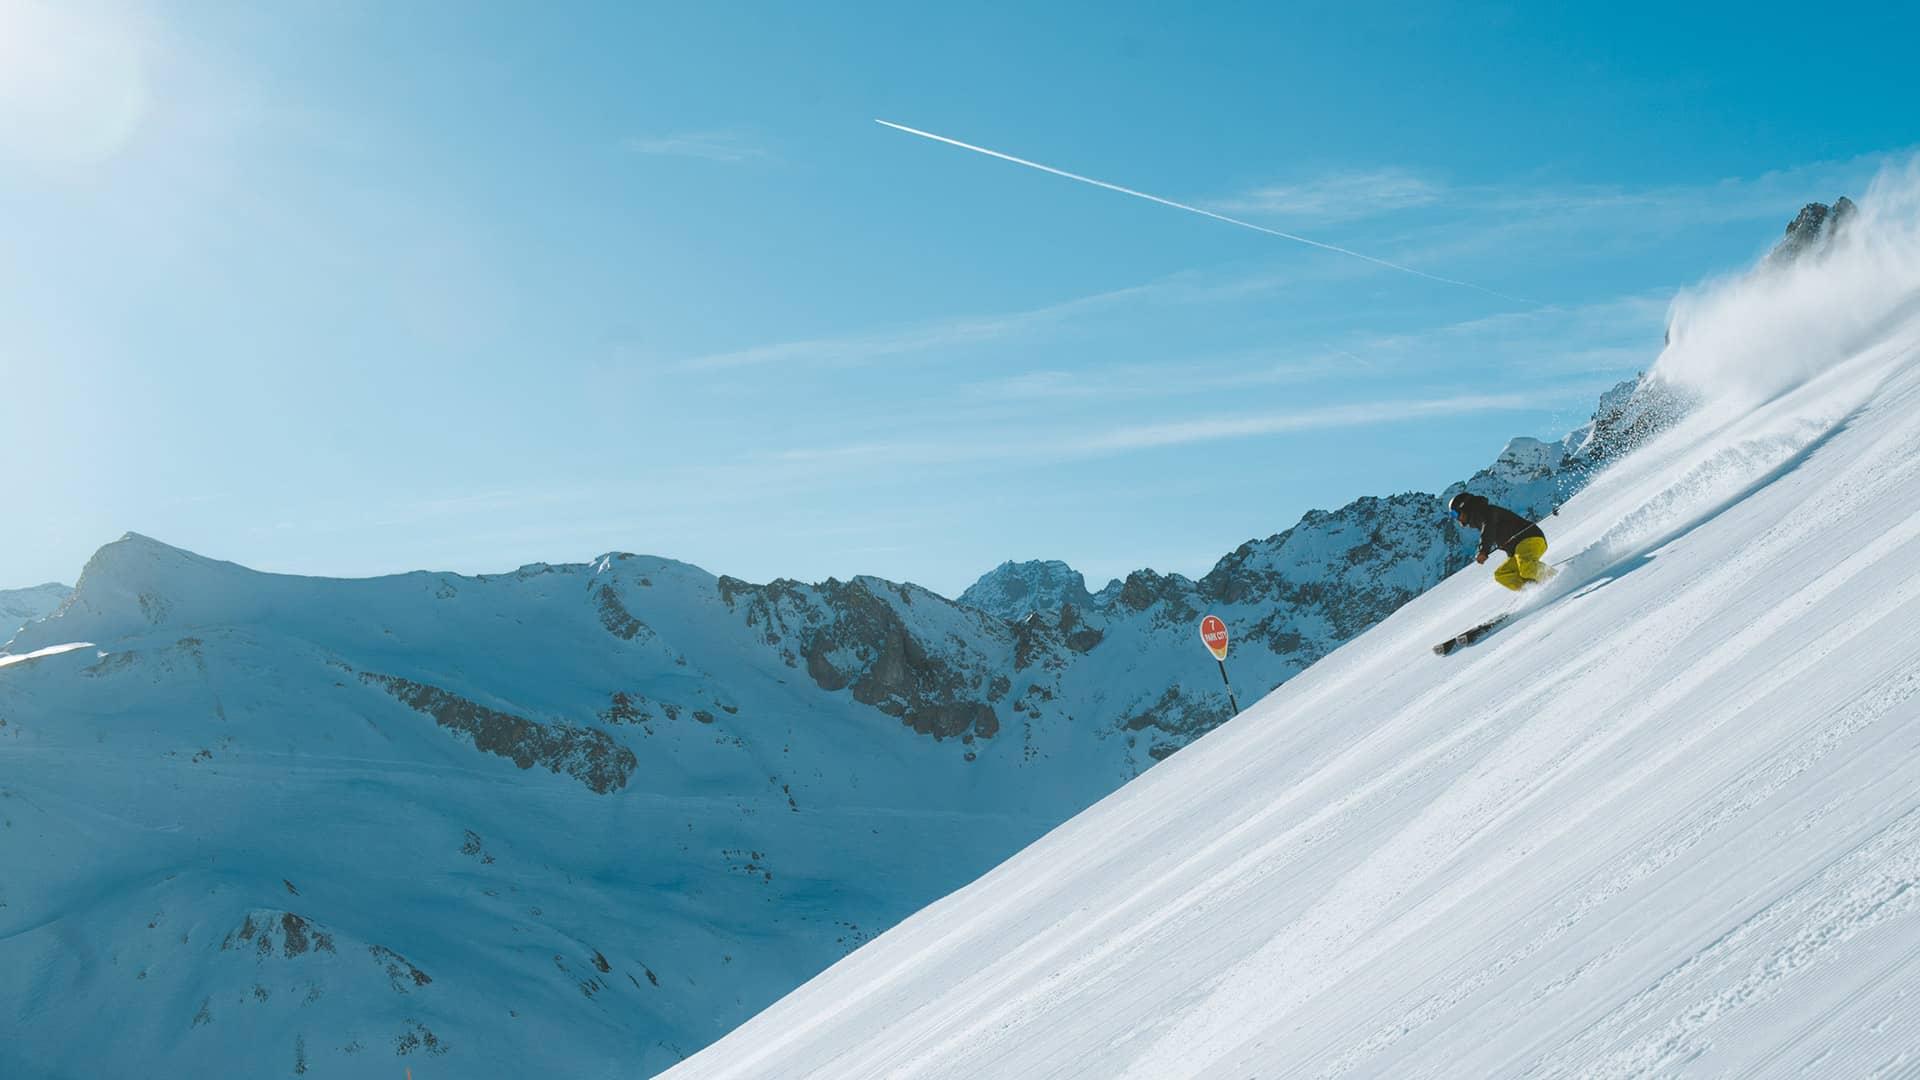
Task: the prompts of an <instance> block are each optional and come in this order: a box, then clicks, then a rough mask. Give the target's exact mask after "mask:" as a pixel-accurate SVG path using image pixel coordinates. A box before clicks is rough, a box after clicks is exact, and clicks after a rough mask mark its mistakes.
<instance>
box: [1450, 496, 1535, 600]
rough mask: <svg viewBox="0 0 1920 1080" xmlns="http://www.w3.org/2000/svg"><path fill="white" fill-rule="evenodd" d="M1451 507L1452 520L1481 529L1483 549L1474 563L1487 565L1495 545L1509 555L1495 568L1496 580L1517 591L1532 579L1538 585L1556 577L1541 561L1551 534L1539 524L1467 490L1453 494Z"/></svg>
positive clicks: (1481, 545) (1494, 575)
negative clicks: (1544, 530) (1544, 531)
mask: <svg viewBox="0 0 1920 1080" xmlns="http://www.w3.org/2000/svg"><path fill="white" fill-rule="evenodd" d="M1447 509H1448V510H1449V511H1450V512H1451V517H1452V520H1454V521H1456V522H1459V523H1460V524H1462V525H1465V526H1466V527H1467V528H1469V529H1478V530H1480V550H1479V552H1478V553H1477V554H1476V555H1474V557H1473V561H1474V562H1476V563H1480V564H1483V565H1484V564H1485V563H1486V561H1487V556H1489V555H1491V554H1493V552H1494V549H1495V548H1498V549H1499V550H1501V551H1504V552H1506V553H1507V555H1508V556H1509V557H1508V559H1507V561H1506V562H1503V563H1501V564H1500V565H1499V566H1498V567H1496V568H1495V569H1494V571H1493V580H1495V581H1497V582H1499V583H1500V584H1502V585H1505V586H1506V587H1507V588H1509V589H1513V590H1515V591H1516V592H1517V591H1519V589H1520V588H1521V587H1523V586H1525V585H1526V584H1527V583H1529V582H1532V583H1533V584H1536V585H1537V584H1539V583H1541V582H1543V581H1545V580H1547V579H1548V578H1550V577H1552V576H1553V568H1552V567H1550V566H1548V565H1547V564H1546V563H1543V562H1541V561H1540V559H1541V556H1543V555H1545V554H1546V553H1547V534H1546V533H1543V532H1541V531H1540V526H1539V525H1537V524H1535V523H1533V522H1531V521H1528V520H1527V519H1526V518H1523V517H1521V516H1520V515H1519V514H1516V513H1514V512H1513V511H1511V510H1509V509H1507V508H1506V507H1504V506H1495V505H1493V504H1492V503H1490V502H1488V501H1487V500H1486V498H1485V497H1483V496H1480V495H1470V494H1468V493H1467V492H1464V491H1463V492H1461V493H1460V494H1458V495H1455V496H1454V497H1453V501H1452V502H1450V503H1448V504H1447Z"/></svg>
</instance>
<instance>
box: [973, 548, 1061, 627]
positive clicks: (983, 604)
mask: <svg viewBox="0 0 1920 1080" xmlns="http://www.w3.org/2000/svg"><path fill="white" fill-rule="evenodd" d="M960 602H961V603H963V604H965V605H967V606H968V607H974V608H979V609H980V610H981V611H985V612H987V613H989V614H992V615H998V616H1000V617H1001V618H1003V619H1007V620H1009V621H1017V620H1019V619H1023V618H1025V617H1026V616H1028V615H1029V614H1033V613H1036V612H1037V613H1040V614H1052V615H1057V614H1059V612H1060V609H1061V608H1063V607H1066V606H1068V605H1072V606H1074V607H1077V608H1080V609H1081V610H1083V611H1084V610H1086V609H1088V608H1091V607H1092V606H1093V594H1091V593H1089V592H1087V581H1086V579H1085V578H1083V577H1081V576H1080V572H1079V571H1077V570H1075V569H1074V568H1073V567H1071V566H1068V565H1067V564H1066V563H1063V562H1060V561H1059V560H1057V559H1049V560H1044V561H1042V560H1037V559H1036V560H1033V561H1031V562H1012V561H1008V562H1003V563H1001V564H1000V565H999V566H996V567H994V568H993V569H992V570H990V571H988V572H987V573H986V574H985V575H983V576H982V577H981V578H980V580H979V581H976V582H974V583H973V584H972V585H970V586H968V587H967V589H966V591H965V592H962V593H961V594H960Z"/></svg>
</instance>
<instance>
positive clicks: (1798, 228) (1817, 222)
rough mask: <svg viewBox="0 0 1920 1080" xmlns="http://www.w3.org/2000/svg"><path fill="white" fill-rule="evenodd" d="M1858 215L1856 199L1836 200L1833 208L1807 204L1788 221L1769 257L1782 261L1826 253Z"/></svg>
mask: <svg viewBox="0 0 1920 1080" xmlns="http://www.w3.org/2000/svg"><path fill="white" fill-rule="evenodd" d="M1858 212H1859V208H1858V207H1857V206H1855V205H1854V202H1853V200H1852V199H1849V198H1847V197H1846V196H1845V195H1842V196H1840V197H1839V198H1837V199H1835V200H1834V201H1833V205H1832V206H1828V205H1827V204H1826V203H1822V202H1810V203H1808V204H1807V205H1805V206H1803V207H1801V208H1800V212H1799V213H1798V214H1796V215H1794V218H1793V220H1792V221H1789V222H1787V230H1786V233H1785V235H1783V236H1782V237H1781V238H1780V242H1779V243H1777V244H1775V245H1774V247H1773V251H1772V252H1771V253H1769V255H1768V258H1769V259H1771V260H1774V261H1776V262H1780V261H1787V260H1792V259H1797V258H1800V257H1802V256H1806V255H1813V254H1820V253H1823V252H1825V251H1826V250H1828V248H1829V247H1830V246H1831V245H1832V243H1833V241H1834V239H1835V238H1836V237H1838V236H1839V235H1840V233H1841V231H1842V230H1843V229H1845V228H1846V227H1847V225H1848V223H1849V222H1850V221H1852V220H1853V217H1854V215H1855V214H1856V213H1858Z"/></svg>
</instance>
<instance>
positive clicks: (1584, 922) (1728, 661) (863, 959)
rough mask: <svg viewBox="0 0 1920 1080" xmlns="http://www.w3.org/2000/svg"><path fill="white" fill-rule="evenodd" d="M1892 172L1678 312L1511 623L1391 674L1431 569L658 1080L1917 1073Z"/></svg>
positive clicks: (1916, 588) (1459, 620) (1907, 595)
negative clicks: (1676, 394)
mask: <svg viewBox="0 0 1920 1080" xmlns="http://www.w3.org/2000/svg"><path fill="white" fill-rule="evenodd" d="M1916 187H1920V185H1915V184H1914V183H1913V176H1912V175H1911V173H1910V174H1909V175H1908V176H1907V177H1906V178H1904V180H1902V181H1899V182H1897V183H1884V184H1882V185H1880V187H1879V188H1877V189H1876V191H1875V192H1874V193H1871V194H1870V197H1869V198H1868V199H1866V200H1863V219H1864V220H1863V221H1862V222H1861V224H1862V225H1864V226H1866V227H1865V228H1861V229H1857V230H1855V231H1854V232H1853V234H1852V235H1851V237H1843V240H1846V241H1847V242H1846V243H1844V244H1842V245H1840V247H1839V249H1838V250H1836V251H1835V252H1833V253H1832V254H1831V255H1829V256H1827V257H1826V258H1825V259H1824V260H1823V261H1822V262H1820V263H1818V264H1812V263H1809V264H1808V265H1803V266H1796V267H1791V268H1788V269H1787V270H1784V271H1781V270H1777V269H1762V270H1760V271H1756V272H1755V273H1754V274H1753V275H1752V276H1750V277H1748V278H1745V279H1742V280H1737V281H1730V282H1726V283H1722V284H1719V285H1716V286H1713V287H1710V288H1707V289H1703V290H1701V291H1699V292H1698V293H1695V294H1692V295H1690V296H1688V297H1687V298H1685V300H1684V301H1683V302H1682V303H1681V304H1680V305H1678V307H1677V312H1678V314H1679V316H1680V318H1679V321H1678V323H1677V325H1676V332H1675V336H1674V339H1673V344H1672V345H1671V346H1670V347H1669V349H1668V351H1667V353H1666V354H1665V355H1664V356H1663V358H1662V360H1661V362H1660V365H1659V366H1658V367H1657V368H1656V369H1655V372H1654V374H1655V376H1657V377H1661V378H1665V379H1669V380H1672V381H1673V382H1675V383H1676V384H1680V385H1684V386H1686V387H1687V388H1688V389H1690V390H1691V391H1692V392H1694V393H1696V394H1699V395H1700V396H1701V400H1702V404H1701V406H1700V408H1699V409H1698V410H1697V411H1696V412H1695V413H1694V414H1693V415H1692V416H1691V417H1690V418H1689V419H1688V420H1687V421H1686V422H1684V423H1682V424H1681V425H1680V426H1678V427H1677V428H1675V429H1673V430H1671V431H1669V432H1668V433H1667V434H1665V435H1664V436H1662V437H1661V438H1659V439H1657V440H1655V441H1654V442H1653V443H1652V444H1650V445H1649V446H1647V447H1645V448H1644V449H1642V450H1641V451H1639V452H1638V453H1636V454H1634V455H1633V456H1631V457H1629V458H1627V459H1626V460H1624V461H1623V462H1621V463H1619V464H1618V465H1616V466H1615V467H1613V468H1612V469H1610V470H1609V471H1607V472H1606V473H1604V474H1602V475H1601V476H1600V477H1599V478H1597V479H1596V481H1595V482H1594V483H1593V484H1592V485H1591V486H1590V487H1588V488H1587V489H1586V490H1585V491H1583V492H1582V493H1581V494H1579V495H1578V496H1576V497H1575V498H1574V499H1573V500H1571V501H1570V502H1569V503H1568V504H1567V506H1565V507H1564V508H1563V509H1562V511H1561V513H1560V515H1559V517H1558V518H1557V519H1555V521H1556V524H1555V526H1554V527H1553V528H1552V530H1551V532H1552V542H1553V547H1552V549H1551V551H1550V552H1549V558H1550V559H1555V560H1562V561H1563V565H1562V566H1561V573H1560V575H1559V576H1558V577H1557V578H1556V579H1555V580H1554V581H1553V582H1552V584H1550V585H1548V586H1546V587H1544V588H1542V589H1541V590H1539V592H1538V593H1537V594H1534V595H1531V596H1527V597H1524V598H1523V602H1522V606H1521V608H1520V609H1519V610H1520V615H1521V617H1520V618H1519V619H1518V620H1516V621H1515V622H1513V623H1512V624H1511V625H1509V626H1507V627H1505V628H1504V629H1502V630H1501V631H1499V632H1497V633H1496V634H1494V635H1492V636H1491V637H1489V638H1487V639H1486V640H1484V641H1483V642H1481V643H1480V644H1478V645H1476V646H1473V647H1471V648H1468V649H1466V650H1463V651H1461V652H1458V653H1456V654H1454V655H1453V656H1450V657H1446V658H1440V657H1436V656H1433V655H1432V654H1431V653H1430V651H1429V648H1428V647H1429V646H1431V645H1432V644H1434V643H1435V642H1437V641H1439V640H1441V639H1442V638H1444V637H1447V636H1450V635H1451V634H1452V633H1454V632H1456V631H1458V630H1461V629H1464V628H1466V627H1468V626H1471V625H1473V624H1475V623H1477V622H1479V621H1481V620H1482V619H1484V618H1485V617H1486V616H1488V615H1489V614H1491V613H1493V612H1494V611H1495V610H1497V609H1498V608H1499V607H1500V606H1501V605H1502V604H1503V603H1504V601H1503V600H1502V599H1501V598H1500V596H1499V590H1497V589H1495V588H1494V587H1493V586H1491V585H1490V584H1489V583H1488V581H1487V580H1486V571H1485V570H1484V569H1482V568H1474V567H1470V568H1468V569H1467V570H1466V571H1464V572H1462V573H1461V574H1458V575H1456V576H1454V577H1453V578H1451V579H1449V580H1448V581H1446V582H1444V583H1443V584H1441V585H1440V586H1439V587H1437V588H1435V589H1433V590H1432V591H1430V592H1429V593H1427V594H1426V595H1424V596H1422V597H1420V598H1419V599H1417V600H1415V601H1413V602H1412V603H1410V604H1408V605H1406V606H1405V607H1403V608H1402V609H1400V610H1399V611H1398V612H1397V613H1395V614H1394V615H1392V616H1391V617H1389V618H1388V619H1387V620H1386V621H1385V622H1383V623H1381V624H1380V625H1379V626H1377V627H1375V628H1374V629H1372V630H1371V631H1369V632H1367V633H1366V634H1364V635H1362V636H1361V637H1359V638H1357V639H1355V640H1354V641H1352V642H1350V643H1348V644H1347V645H1346V646H1344V647H1342V648H1341V649H1339V650H1338V651H1336V652H1335V653H1333V654H1332V655H1331V656H1329V657H1327V658H1326V659H1324V660H1322V661H1320V662H1319V663H1318V664H1316V665H1314V666H1313V667H1312V668H1310V669H1309V670H1307V671H1306V672H1305V673H1303V674H1301V675H1299V676H1297V677H1295V678H1293V679H1292V680H1290V681H1288V682H1286V683H1285V684H1284V685H1283V686H1281V687H1280V689H1278V690H1277V691H1275V692H1274V693H1273V694H1271V695H1270V696H1268V697H1267V698H1266V699H1265V700H1263V701H1261V702H1259V703H1258V704H1257V705H1256V706H1254V707H1253V708H1251V709H1249V710H1247V712H1245V713H1244V714H1242V715H1241V716H1239V717H1238V718H1236V719H1235V720H1233V721H1231V722H1229V723H1228V724H1226V725H1224V726H1222V727H1220V728H1218V729H1217V730H1215V731H1213V732H1212V733H1210V734H1208V735H1206V736H1205V737H1203V738H1201V739H1199V740H1198V741H1196V742H1195V743H1193V744H1192V745H1190V746H1189V747H1187V748H1186V749H1185V750H1183V751H1181V752H1180V753H1179V754H1177V755H1175V756H1173V757H1172V758H1171V759H1169V760H1168V761H1167V762H1165V763H1164V764H1162V765H1160V766H1159V767H1157V768H1155V769H1153V770H1151V771H1149V772H1147V773H1146V774H1144V775H1143V776H1141V777H1140V778H1138V779H1136V780H1134V781H1132V782H1130V783H1129V784H1127V785H1126V786H1125V787H1123V788H1121V789H1120V790H1118V791H1117V792H1115V793H1114V794H1112V795H1110V796H1108V797H1107V798H1105V799H1104V800H1102V801H1101V802H1099V803H1098V804H1096V805H1095V806H1093V807H1092V808H1090V809H1088V810H1086V811H1085V812H1083V813H1081V814H1079V815H1078V816H1076V817H1075V818H1073V819H1072V820H1070V821H1068V822H1067V823H1066V824H1064V825H1062V826H1060V827H1058V828H1056V829H1054V830H1053V831H1052V832H1050V833H1049V834H1048V835H1046V836H1045V837H1044V838H1042V839H1040V840H1039V841H1037V842H1035V843H1034V844H1033V845H1031V846H1030V847H1028V848H1027V849H1026V850H1024V851H1022V852H1021V853H1020V854H1019V855H1017V856H1015V857H1014V858H1012V859H1010V860H1008V861H1007V862H1005V863H1003V864H1002V865H1000V866H999V867H998V868H997V869H995V870H993V871H992V872H990V873H988V874H987V875H986V876H985V877H983V878H981V879H980V880H978V881H977V882H975V883H974V884H972V885H970V886H968V887H967V888H964V889H962V890H960V891H959V892H956V893H954V894H952V895H950V896H948V897H947V898H945V899H944V900H942V901H940V902H938V903H935V904H933V905H932V906H930V907H928V908H926V909H924V910H923V911H921V912H920V913H918V914H917V915H915V916H913V917H912V918H910V919H908V920H907V921H905V922H904V923H902V924H900V925H899V926H897V927H895V928H894V929H892V930H891V931H889V932H887V933H886V934H883V935H882V936H880V937H879V938H878V939H876V940H875V941H873V942H871V943H869V944H867V945H866V946H864V947H863V948H861V949H859V950H857V951H856V952H854V953H853V954H851V955H850V956H848V957H847V958H845V959H844V960H842V961H840V962H839V963H837V964H835V965H834V966H833V967H832V968H830V969H828V970H827V971H825V972H824V973H822V974H820V975H819V976H817V977H815V978H814V979H812V980H811V981H810V982H808V983H807V984H805V985H804V986H802V987H801V988H800V989H798V990H796V991H794V992H793V993H792V994H790V995H789V996H787V997H785V998H784V999H782V1000H781V1001H779V1002H778V1003H776V1004H775V1005H773V1006H772V1007H770V1008H769V1009H767V1010H766V1011H765V1012H763V1013H761V1014H760V1015H759V1016H757V1017H756V1018H754V1019H753V1020H751V1021H749V1022H748V1023H747V1024H745V1025H744V1026H742V1027H741V1028H739V1029H737V1030H736V1031H734V1032H732V1033H731V1034H729V1035H728V1036H727V1037H726V1038H724V1039H722V1040H721V1041H719V1042H718V1043H716V1044H714V1045H713V1046H711V1047H710V1048H708V1049H707V1050H706V1051H704V1052H702V1053H700V1054H698V1055H696V1056H695V1057H693V1058H692V1059H690V1060H689V1061H687V1062H685V1063H683V1064H681V1065H680V1066H678V1067H676V1068H675V1069H673V1070H672V1071H671V1072H669V1073H668V1074H667V1075H668V1076H669V1077H672V1078H673V1080H707V1078H744V1077H802V1076H811V1077H833V1078H836V1080H852V1078H860V1077H889V1078H909V1077H1022V1078H1043V1077H1100V1078H1110V1077H1138V1078H1152V1080H1159V1078H1166V1077H1221V1078H1227V1077H1232V1078H1236V1080H1237V1078H1246V1077H1279V1076H1287V1077H1293V1076H1301V1077H1337V1076H1367V1077H1376V1076H1379V1077H1396V1078H1404V1077H1421V1076H1447V1077H1495V1076H1499V1077H1505V1076H1527V1077H1629V1076H1798V1075H1817V1076H1835V1077H1838V1076H1848V1077H1855V1076H1859V1077H1864V1076H1883V1075H1895V1074H1898V1075H1914V1073H1913V1071H1912V1070H1914V1069H1915V1068H1916V1066H1917V1065H1920V1049H1916V1048H1920V994H1917V993H1916V991H1920V785H1916V783H1915V782H1914V781H1915V777H1916V775H1920V774H1917V773H1916V766H1915V764H1914V762H1915V760H1916V754H1917V753H1920V270H1917V268H1920V259H1916V256H1917V255H1920V243H1917V242H1916V236H1915V232H1914V229H1913V227H1912V226H1913V222H1914V221H1916V220H1920V215H1916V214H1915V213H1914V204H1913V199H1912V193H1913V191H1914V190H1916ZM1523 449H1524V448H1523ZM1516 456H1517V457H1523V456H1524V455H1516Z"/></svg>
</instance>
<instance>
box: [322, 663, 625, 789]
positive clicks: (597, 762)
mask: <svg viewBox="0 0 1920 1080" xmlns="http://www.w3.org/2000/svg"><path fill="white" fill-rule="evenodd" d="M360 678H361V680H362V681H363V682H366V683H367V684H369V685H372V686H377V687H379V688H380V689H382V690H385V691H386V692H387V693H388V694H391V695H392V696H393V697H394V699H395V700H397V701H399V702H400V703H401V704H403V705H406V706H408V707H409V708H412V709H414V710H415V711H418V712H421V713H424V714H426V715H427V716H430V717H432V718H433V722H434V723H436V724H439V725H440V726H441V727H443V728H446V729H448V730H449V731H457V732H460V733H461V734H463V735H466V736H467V737H468V738H470V739H472V740H473V745H474V748H475V749H478V750H481V751H483V752H485V753H489V754H497V755H499V756H500V757H503V758H506V759H508V760H509V761H512V762H513V763H514V764H515V765H518V766H520V767H521V768H522V769H531V768H533V767H534V766H535V765H543V766H545V767H546V768H547V769H549V770H551V771H552V772H555V773H558V774H560V775H563V776H571V777H573V778H574V779H575V780H578V781H580V782H581V783H583V784H585V785H587V787H589V788H591V789H592V790H594V791H596V792H598V793H600V794H602V795H604V794H606V793H608V792H610V791H615V790H618V789H620V788H623V787H625V786H626V785H627V777H629V776H630V775H632V773H633V769H634V766H635V764H636V761H635V759H634V756H633V751H631V750H629V749H627V748H626V747H624V746H621V745H620V744H619V743H617V742H615V741H614V740H613V739H612V738H610V737H609V736H608V735H607V733H606V732H604V731H600V730H597V729H594V728H582V727H574V726H571V725H568V724H542V723H536V722H535V721H532V720H528V719H526V718H525V717H520V716H514V715H512V714H511V713H503V712H498V711H496V710H493V709H489V708H487V707H486V706H484V705H481V704H479V703H478V702H474V701H468V700H467V699H466V698H463V697H461V696H459V695H458V694H453V693H449V692H448V691H445V690H442V689H440V688H439V687H437V686H429V685H427V684H426V683H419V682H414V681H412V680H411V679H403V678H400V677H398V676H395V675H381V674H378V673H376V672H371V671H368V672H362V673H361V675H360Z"/></svg>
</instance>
